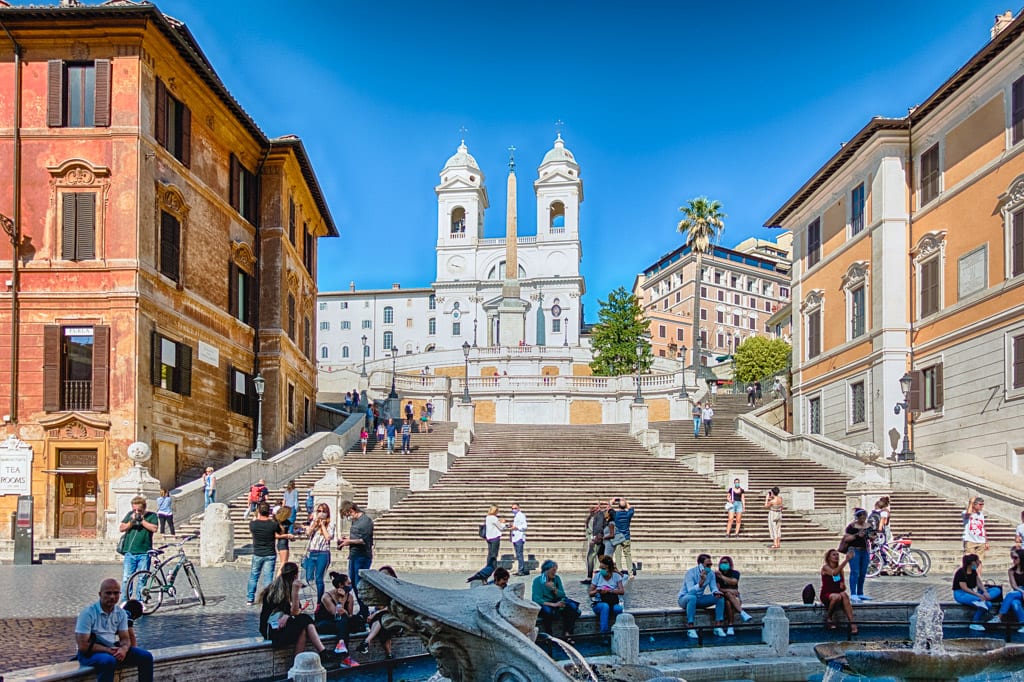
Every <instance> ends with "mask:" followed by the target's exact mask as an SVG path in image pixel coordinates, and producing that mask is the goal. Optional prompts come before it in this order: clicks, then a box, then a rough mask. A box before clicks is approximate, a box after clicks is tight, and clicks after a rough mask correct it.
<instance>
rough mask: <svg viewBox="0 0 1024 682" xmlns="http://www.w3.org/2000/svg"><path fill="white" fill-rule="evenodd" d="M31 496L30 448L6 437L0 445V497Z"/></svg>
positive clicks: (15, 439)
mask: <svg viewBox="0 0 1024 682" xmlns="http://www.w3.org/2000/svg"><path fill="white" fill-rule="evenodd" d="M31 494H32V446H31V445H29V444H28V443H24V442H22V441H20V440H18V438H17V437H15V436H8V437H7V440H5V441H3V442H2V443H0V495H31Z"/></svg>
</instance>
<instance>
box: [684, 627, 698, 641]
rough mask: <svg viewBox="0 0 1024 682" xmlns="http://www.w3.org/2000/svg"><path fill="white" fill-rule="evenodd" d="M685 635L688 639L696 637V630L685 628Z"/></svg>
mask: <svg viewBox="0 0 1024 682" xmlns="http://www.w3.org/2000/svg"><path fill="white" fill-rule="evenodd" d="M686 636H687V637H689V638H690V639H697V631H696V630H693V629H690V630H687V631H686Z"/></svg>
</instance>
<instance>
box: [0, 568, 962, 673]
mask: <svg viewBox="0 0 1024 682" xmlns="http://www.w3.org/2000/svg"><path fill="white" fill-rule="evenodd" d="M333 568H334V569H335V570H344V566H342V565H341V564H340V563H336V564H335V565H334V567H333ZM534 575H536V574H534ZM534 575H531V576H529V577H526V578H513V581H530V580H532V578H533V577H534ZM561 575H562V579H563V581H564V582H565V586H566V590H567V592H568V593H569V596H571V597H574V598H576V599H578V600H579V601H580V602H582V603H584V604H586V603H587V599H586V591H585V590H586V587H585V586H584V585H581V584H580V583H579V580H580V579H581V578H582V577H583V576H582V574H578V573H573V572H571V571H570V572H566V573H563V574H561ZM199 576H200V579H201V580H202V584H203V591H204V592H205V593H206V598H207V604H206V606H200V605H199V604H198V602H197V601H196V600H195V599H194V598H192V597H191V592H188V594H189V598H188V599H187V600H184V601H183V603H182V604H180V605H176V604H174V603H173V601H171V602H168V601H165V602H164V605H163V606H161V607H160V610H159V611H157V612H156V613H155V614H153V615H152V616H147V617H145V618H143V619H141V620H140V621H139V623H138V624H137V626H136V633H137V635H138V639H139V643H140V645H141V646H143V647H148V648H160V647H166V646H176V645H182V644H188V643H189V642H197V641H206V642H208V641H216V640H221V639H233V638H237V637H247V636H252V635H256V634H257V630H258V628H257V620H258V616H259V613H258V610H257V609H256V608H255V607H247V606H246V605H245V587H246V581H247V580H248V576H249V571H248V568H240V567H227V568H202V569H199ZM109 577H114V578H117V579H118V580H120V578H121V567H120V566H119V565H72V564H46V565H38V566H10V565H4V566H0V595H3V596H2V598H0V641H4V642H9V643H17V645H16V646H5V647H3V648H2V649H0V673H3V672H4V671H10V670H14V669H18V668H26V667H31V666H36V665H43V664H46V663H57V662H61V661H67V660H69V659H70V658H71V657H72V656H73V654H74V635H73V632H74V625H75V618H76V617H77V615H78V613H79V611H81V610H82V609H83V608H84V607H85V606H86V605H88V604H89V603H91V602H93V601H95V600H96V599H97V594H96V593H97V592H98V590H99V584H100V582H101V581H102V580H103V579H105V578H109ZM401 577H402V578H404V579H406V580H410V581H412V582H415V583H419V584H422V585H429V586H432V587H446V588H452V589H465V588H466V583H465V577H464V576H462V575H461V574H453V573H451V572H445V573H409V574H404V575H402V576H401ZM179 580H180V581H182V584H183V585H184V586H185V587H186V588H187V582H185V581H184V576H180V577H179ZM681 581H682V575H678V576H669V575H658V576H650V577H647V576H644V575H643V574H641V575H640V577H638V578H637V579H635V580H633V581H631V583H630V586H629V587H628V591H627V595H626V607H627V609H628V608H674V607H675V606H676V593H677V591H678V589H679V585H680V583H681ZM808 582H812V583H814V584H815V588H817V587H818V578H817V576H792V575H788V576H751V577H750V578H749V579H744V580H743V581H742V582H741V587H742V592H743V596H744V602H745V603H747V604H750V605H759V604H760V605H764V604H791V603H799V602H800V593H801V591H802V590H803V588H804V585H806V584H807V583H808ZM948 583H949V581H948V579H947V578H946V577H945V576H929V577H927V578H888V577H881V578H875V579H869V580H868V583H867V587H866V592H867V593H868V594H869V595H871V596H873V597H874V598H875V601H876V602H877V601H901V602H908V601H909V602H916V601H918V600H919V599H920V597H921V595H922V593H923V592H924V590H925V588H927V587H929V586H938V588H939V595H940V599H942V600H944V601H946V600H949V594H948V592H949V585H948ZM529 589H530V586H529V585H527V586H526V590H527V596H529ZM584 609H585V610H586V607H584Z"/></svg>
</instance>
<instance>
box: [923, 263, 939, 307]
mask: <svg viewBox="0 0 1024 682" xmlns="http://www.w3.org/2000/svg"><path fill="white" fill-rule="evenodd" d="M939 274H940V273H939V259H938V257H936V258H932V259H931V260H928V261H925V262H924V263H921V314H920V317H928V316H929V315H933V314H935V313H937V312H939V308H940V305H941V302H940V301H939V289H940V287H939V285H940V281H939Z"/></svg>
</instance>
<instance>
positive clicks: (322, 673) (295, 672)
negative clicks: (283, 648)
mask: <svg viewBox="0 0 1024 682" xmlns="http://www.w3.org/2000/svg"><path fill="white" fill-rule="evenodd" d="M288 679H289V680H292V682H327V669H326V668H324V666H323V665H322V664H321V663H320V654H318V653H316V652H315V651H303V652H302V653H301V654H298V655H297V656H296V657H295V661H294V663H292V668H291V670H289V671H288Z"/></svg>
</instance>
